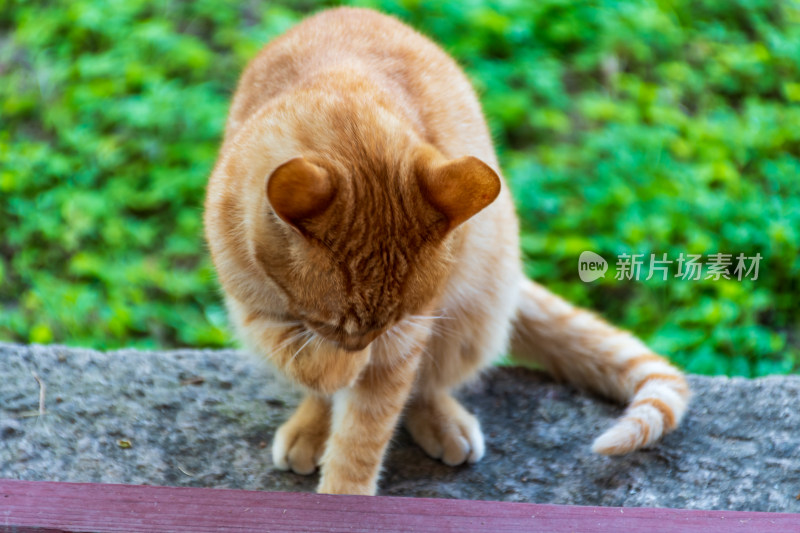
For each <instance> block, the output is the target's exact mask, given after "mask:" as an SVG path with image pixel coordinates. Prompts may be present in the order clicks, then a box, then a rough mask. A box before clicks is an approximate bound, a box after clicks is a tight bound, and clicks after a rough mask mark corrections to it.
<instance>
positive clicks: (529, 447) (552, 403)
mask: <svg viewBox="0 0 800 533" xmlns="http://www.w3.org/2000/svg"><path fill="white" fill-rule="evenodd" d="M34 374H35V375H36V376H37V377H38V378H39V381H41V383H42V384H43V385H44V386H45V391H44V408H45V409H44V414H43V415H40V414H39V400H40V392H41V387H40V385H39V381H37V379H36V378H35V377H34ZM691 384H692V387H693V389H694V391H695V399H694V402H693V404H692V407H691V409H690V412H689V414H688V415H687V418H686V419H685V421H684V423H683V425H682V427H681V428H680V429H679V430H677V431H676V432H674V433H672V434H670V435H669V436H668V437H667V438H666V439H665V440H664V441H663V442H662V443H661V444H660V445H658V446H657V447H656V448H654V449H651V450H646V451H642V452H638V453H634V454H632V455H629V456H626V457H619V458H609V457H602V456H597V455H594V454H592V453H591V452H590V451H589V445H590V443H591V441H592V439H593V438H594V437H595V436H597V435H599V434H600V433H601V431H602V430H603V429H604V428H606V427H608V426H609V425H610V424H611V422H612V420H613V419H614V418H615V417H616V416H618V415H619V414H620V412H621V408H620V407H619V406H616V405H613V404H611V403H609V402H606V401H605V400H602V399H600V398H597V397H594V396H591V395H587V394H584V393H581V392H578V391H576V390H574V389H572V388H570V387H568V386H565V385H559V384H556V383H553V382H552V381H550V380H549V379H548V378H547V377H546V376H545V375H543V374H540V373H537V372H534V371H530V370H524V369H519V368H498V369H494V370H492V371H491V372H489V373H488V374H487V375H486V376H485V377H484V378H483V379H482V380H481V381H480V382H479V383H477V384H476V385H474V386H471V387H470V388H468V389H466V390H464V391H463V393H462V394H461V397H462V398H463V400H464V402H465V404H466V405H467V406H468V407H469V408H470V409H472V410H473V411H474V412H475V413H476V414H477V415H478V417H479V418H480V420H481V421H482V424H483V428H484V432H485V434H486V437H487V453H486V457H485V458H484V459H483V460H482V461H481V462H480V463H479V464H477V465H473V466H465V467H459V468H451V467H448V466H446V465H444V464H441V463H439V462H437V461H435V460H432V459H429V458H428V457H427V456H425V455H424V453H423V452H422V451H421V450H420V449H418V448H417V447H416V446H415V445H414V444H413V443H412V442H411V440H410V438H409V437H408V435H407V434H406V433H405V432H404V431H402V430H400V431H398V433H397V435H396V438H395V440H394V443H393V445H392V448H391V451H390V453H389V454H388V456H387V460H386V463H385V473H384V476H383V480H382V483H381V490H380V493H381V494H385V495H398V496H426V497H444V498H464V499H484V500H505V501H526V502H535V503H560V504H581V505H604V506H649V507H681V508H690V509H736V510H760V511H788V512H800V500H798V498H800V409H798V407H800V404H799V403H798V399H800V376H789V377H769V378H763V379H757V380H745V379H728V378H720V377H717V378H708V377H699V376H692V377H691ZM299 396H300V392H299V391H298V390H296V389H295V388H294V387H292V386H291V385H289V384H287V383H286V382H284V381H282V379H280V378H278V377H277V376H276V375H275V373H273V372H272V371H271V369H270V368H269V367H267V366H266V365H262V364H260V363H258V362H256V361H255V360H254V359H250V358H248V357H247V356H244V355H243V354H241V353H237V352H234V351H192V350H182V351H173V352H139V351H133V350H123V351H116V352H108V353H101V352H96V351H92V350H85V349H74V348H64V347H59V346H51V347H42V346H19V345H13V344H4V343H0V477H5V478H12V479H26V480H57V481H91V482H103V483H133V484H153V485H177V486H183V485H191V486H203V487H229V488H242V489H258V490H275V491H311V490H313V488H314V486H315V483H316V476H311V477H303V476H299V475H295V474H290V473H285V472H280V471H277V470H274V469H273V467H272V464H271V459H270V453H269V444H270V441H271V439H272V435H273V433H274V432H275V430H276V429H277V427H278V426H279V425H280V424H281V423H282V422H283V421H284V420H285V419H286V418H287V417H288V416H289V415H290V413H291V411H292V409H293V408H294V406H295V405H296V404H297V402H298V399H299Z"/></svg>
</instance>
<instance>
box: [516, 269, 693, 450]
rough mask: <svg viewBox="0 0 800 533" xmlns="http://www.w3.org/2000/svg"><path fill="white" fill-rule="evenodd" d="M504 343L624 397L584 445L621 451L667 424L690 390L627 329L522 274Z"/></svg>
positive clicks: (676, 417)
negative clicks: (604, 427) (621, 408)
mask: <svg viewBox="0 0 800 533" xmlns="http://www.w3.org/2000/svg"><path fill="white" fill-rule="evenodd" d="M521 292H522V297H521V300H520V304H519V309H518V311H517V317H516V321H515V324H514V333H513V337H512V343H511V351H512V354H513V355H514V357H515V358H516V359H518V360H522V361H528V362H533V363H537V364H539V365H542V366H544V368H545V369H546V370H548V371H549V372H550V373H551V374H552V375H553V376H554V377H555V378H556V379H558V380H563V381H569V382H570V383H573V384H575V385H577V386H579V387H583V388H586V389H591V390H593V391H596V392H599V393H601V394H603V395H605V396H608V397H609V398H612V399H614V400H617V401H620V402H623V403H627V404H629V405H628V408H627V410H626V411H625V413H624V415H623V416H622V418H620V419H619V420H617V422H616V423H615V424H614V425H613V426H612V427H611V429H609V430H608V431H606V432H605V433H603V434H602V435H600V437H598V438H597V439H596V440H595V441H594V444H593V445H592V450H593V451H595V452H597V453H602V454H606V455H621V454H625V453H628V452H632V451H633V450H636V449H639V448H642V447H645V446H648V445H650V444H653V443H655V442H656V441H657V440H658V439H659V438H661V436H662V435H664V434H665V433H667V432H669V431H671V430H673V429H675V428H676V427H677V426H678V424H679V423H680V421H681V418H682V417H683V415H684V413H685V412H686V408H687V406H688V403H689V398H690V397H691V392H690V390H689V385H688V384H687V383H686V379H685V378H684V376H683V374H682V373H681V372H680V371H679V370H678V369H677V368H675V367H674V366H672V365H671V364H669V363H668V362H667V360H666V359H664V358H663V357H661V356H659V355H656V354H655V353H654V352H653V351H652V350H650V349H649V348H648V347H647V346H645V345H644V343H642V341H640V340H639V339H637V338H636V337H634V336H633V335H632V334H631V333H629V332H627V331H623V330H620V329H617V328H615V327H613V326H611V325H609V324H608V323H606V322H605V321H603V320H602V319H601V318H599V317H598V316H597V315H595V314H593V313H591V312H590V311H587V310H585V309H580V308H577V307H575V306H573V305H571V304H569V303H568V302H566V301H565V300H563V299H562V298H560V297H558V296H556V295H555V294H552V293H551V292H549V291H547V290H546V289H545V288H544V287H542V286H540V285H538V284H536V283H534V282H532V281H530V280H527V279H526V280H524V281H523V284H522V287H521Z"/></svg>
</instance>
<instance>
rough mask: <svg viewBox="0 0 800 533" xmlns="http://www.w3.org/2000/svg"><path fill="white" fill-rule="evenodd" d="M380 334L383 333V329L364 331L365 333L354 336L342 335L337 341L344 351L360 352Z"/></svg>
mask: <svg viewBox="0 0 800 533" xmlns="http://www.w3.org/2000/svg"><path fill="white" fill-rule="evenodd" d="M381 333H383V328H374V329H370V330H366V331H365V332H359V333H357V334H355V335H344V336H342V338H341V339H340V340H339V344H341V345H342V347H343V348H344V349H345V350H349V351H360V350H363V349H364V348H366V347H367V346H369V344H370V343H371V342H372V341H374V340H375V339H376V338H378V336H379V335H380V334H381Z"/></svg>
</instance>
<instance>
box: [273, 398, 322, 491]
mask: <svg viewBox="0 0 800 533" xmlns="http://www.w3.org/2000/svg"><path fill="white" fill-rule="evenodd" d="M330 423H331V403H330V400H329V399H328V398H324V397H322V396H318V395H316V394H307V395H306V397H305V398H304V399H303V402H302V403H301V404H300V406H299V407H298V408H297V410H296V411H295V412H294V414H293V415H292V417H291V418H290V419H289V420H288V421H287V422H286V423H284V424H283V425H282V426H281V427H280V429H278V431H277V433H275V439H274V440H273V441H272V462H273V463H274V464H275V466H276V467H277V468H279V469H281V470H289V469H291V470H292V471H293V472H295V473H296V474H303V475H308V474H311V473H313V472H314V470H316V469H317V466H319V464H320V460H321V459H322V454H323V452H324V451H325V441H326V440H327V439H328V433H329V432H330Z"/></svg>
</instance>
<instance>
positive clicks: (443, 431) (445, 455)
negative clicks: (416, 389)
mask: <svg viewBox="0 0 800 533" xmlns="http://www.w3.org/2000/svg"><path fill="white" fill-rule="evenodd" d="M404 422H405V427H406V429H407V430H408V432H409V433H411V436H412V437H413V439H414V441H415V442H416V443H417V444H419V445H420V447H422V449H423V450H425V453H427V454H428V455H430V456H431V457H433V458H434V459H441V460H442V462H444V463H445V464H448V465H451V466H456V465H460V464H463V463H465V462H468V463H475V462H477V461H480V459H481V458H482V457H483V454H484V451H485V449H486V447H485V444H484V440H483V432H481V425H480V422H478V419H477V418H475V417H474V416H473V415H472V414H470V413H469V412H468V411H467V410H466V409H464V407H463V406H462V405H461V404H460V403H458V401H457V400H456V399H455V398H453V397H452V396H451V395H450V393H449V392H447V391H444V390H442V391H439V392H437V393H436V394H433V395H430V396H428V395H426V396H424V397H422V396H419V397H415V398H414V399H412V400H411V402H410V403H409V406H408V409H407V410H406V414H405V420H404Z"/></svg>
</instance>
